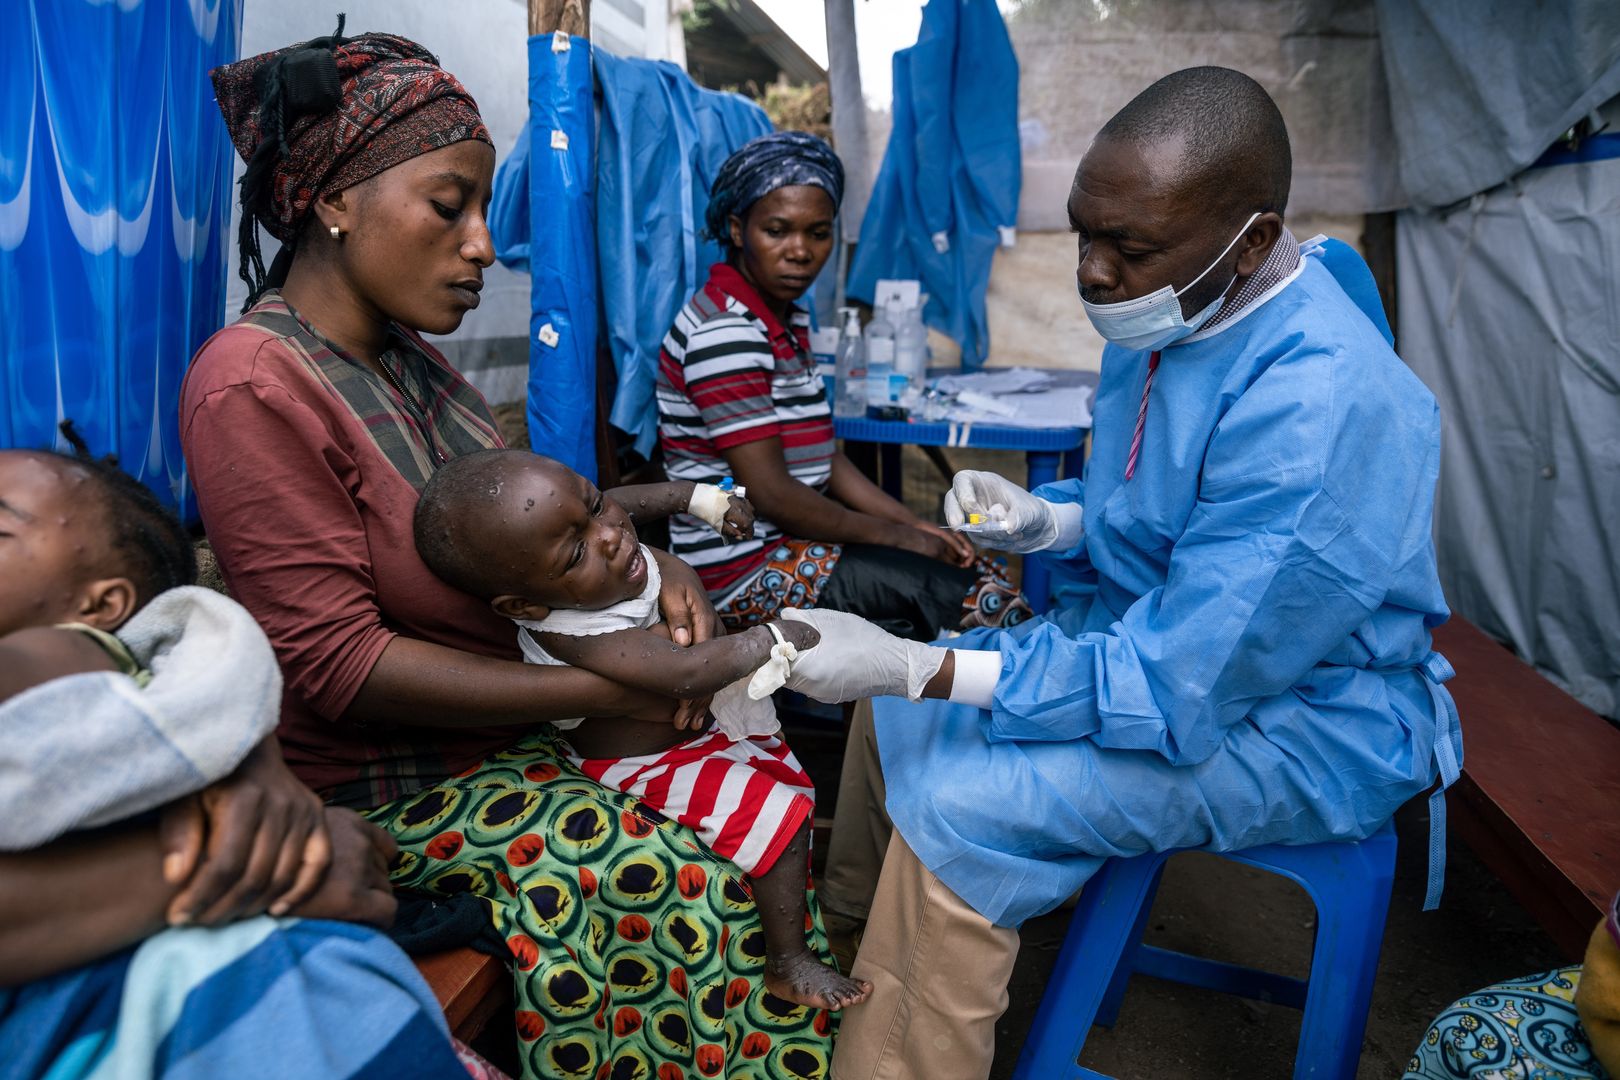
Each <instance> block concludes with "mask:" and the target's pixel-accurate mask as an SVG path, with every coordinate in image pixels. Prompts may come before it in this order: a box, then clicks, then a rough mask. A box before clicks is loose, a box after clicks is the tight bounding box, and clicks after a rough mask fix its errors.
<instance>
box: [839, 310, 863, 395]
mask: <svg viewBox="0 0 1620 1080" xmlns="http://www.w3.org/2000/svg"><path fill="white" fill-rule="evenodd" d="M838 314H839V317H840V318H841V320H842V322H843V329H842V330H841V331H840V333H839V335H838V381H837V384H836V385H837V389H836V391H835V393H836V396H835V397H834V398H833V415H834V416H843V417H851V416H865V415H866V348H865V343H864V342H863V341H862V340H861V315H860V312H858V311H856V310H855V309H854V308H852V307H846V308H839V309H838Z"/></svg>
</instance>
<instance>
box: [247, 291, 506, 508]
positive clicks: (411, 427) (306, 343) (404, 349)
mask: <svg viewBox="0 0 1620 1080" xmlns="http://www.w3.org/2000/svg"><path fill="white" fill-rule="evenodd" d="M239 321H240V322H242V323H246V324H248V325H251V326H256V327H259V328H260V329H262V330H264V331H266V332H268V333H270V334H273V335H275V336H276V337H278V338H280V339H282V340H283V341H284V342H285V343H286V344H287V345H288V347H289V349H290V350H291V351H292V353H293V354H294V355H295V356H296V357H297V358H298V360H299V361H300V362H301V363H302V364H303V365H304V367H305V369H306V370H308V371H309V373H310V374H311V375H312V376H314V378H315V379H317V380H318V381H319V382H320V383H321V384H322V385H323V386H325V387H326V388H327V390H328V391H329V392H330V393H331V394H332V396H333V397H335V398H337V399H338V400H339V401H342V402H343V403H344V404H345V405H347V406H348V407H349V410H350V411H351V412H352V413H353V414H354V417H355V419H357V420H358V421H360V424H361V425H362V426H363V427H364V428H365V429H366V432H367V434H369V435H370V436H371V438H372V441H374V442H375V443H376V444H377V446H378V448H379V449H380V450H382V452H383V456H384V457H386V458H387V459H388V462H389V464H391V465H393V466H394V468H395V469H398V470H399V473H400V475H401V476H403V477H405V479H406V480H408V481H410V482H411V484H412V485H413V486H414V487H416V488H417V489H418V490H421V488H422V486H423V485H424V484H426V483H427V481H428V477H430V476H432V475H433V472H434V470H435V469H436V468H438V466H439V465H440V464H441V463H443V462H445V461H448V460H450V459H451V458H453V457H457V456H458V455H461V454H467V453H471V452H472V451H474V450H489V449H497V448H500V447H502V446H504V445H505V444H504V443H503V442H502V441H501V436H500V432H499V431H498V430H497V429H496V427H495V418H494V417H493V416H492V415H491V414H490V411H489V405H488V404H487V403H486V402H485V401H484V397H483V395H482V394H480V393H479V392H478V391H477V390H476V389H475V388H474V387H473V385H472V384H471V383H469V382H468V381H467V380H466V379H464V378H463V377H462V376H461V374H460V373H459V372H457V371H456V370H455V369H454V368H452V367H451V366H450V365H449V364H448V363H446V362H445V360H444V359H443V358H442V357H441V356H439V355H438V353H437V352H436V351H434V350H433V349H432V348H431V347H430V346H429V345H427V343H426V342H424V341H423V340H422V339H421V338H420V337H419V336H417V335H416V334H414V333H412V332H410V331H408V330H405V329H403V328H401V327H398V326H395V327H394V328H393V330H392V334H391V336H390V338H389V347H388V349H387V350H386V351H385V352H384V353H383V355H382V357H381V361H382V364H383V366H384V367H385V368H386V369H387V370H388V372H389V374H390V375H391V376H392V381H390V380H389V379H384V378H381V377H379V376H378V375H377V374H376V373H375V372H374V371H372V370H371V369H370V368H369V367H367V366H366V365H365V364H363V363H361V362H360V361H358V360H356V359H354V358H353V357H352V356H350V355H349V354H348V353H346V352H344V351H343V350H342V349H341V348H340V347H339V346H338V345H336V344H335V343H333V342H331V341H328V340H327V339H326V338H325V337H323V336H321V334H320V333H319V332H317V331H316V330H315V328H314V327H312V326H310V325H309V324H308V323H306V322H305V321H304V320H303V319H301V318H299V317H298V314H297V313H296V312H295V311H293V310H292V308H291V307H289V306H288V304H287V302H286V301H285V300H283V299H282V298H281V294H280V293H278V292H276V291H274V290H271V291H270V292H267V293H265V295H264V299H262V300H260V301H259V302H258V303H257V304H255V305H254V306H253V307H252V308H251V309H250V310H249V311H248V312H247V314H245V315H243V316H242V318H241V320H239ZM396 384H397V385H396Z"/></svg>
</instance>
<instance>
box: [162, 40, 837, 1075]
mask: <svg viewBox="0 0 1620 1080" xmlns="http://www.w3.org/2000/svg"><path fill="white" fill-rule="evenodd" d="M213 80H214V87H215V90H216V93H217V96H218V99H219V105H220V109H221V111H222V113H223V114H224V117H225V121H226V124H227V125H228V126H229V128H230V133H231V138H232V140H233V142H234V143H235V145H236V148H237V150H238V151H239V152H240V153H241V154H242V156H243V158H244V159H246V160H247V162H248V167H247V172H246V175H245V176H244V178H243V182H242V203H243V210H244V218H243V225H242V233H241V243H242V253H241V257H242V262H241V270H242V275H243V277H244V279H245V280H247V281H248V284H249V289H250V296H249V304H248V307H247V308H246V310H245V311H244V313H243V315H242V317H241V318H240V319H239V320H238V321H237V322H235V323H233V324H232V325H230V326H228V327H226V328H225V329H224V330H222V331H220V332H219V333H218V334H216V335H215V336H214V337H213V338H212V339H210V340H209V341H208V342H207V343H206V344H205V345H204V346H203V348H202V349H201V350H200V351H199V352H198V354H197V357H196V359H195V361H194V363H193V365H192V367H191V370H190V372H189V373H188V375H187V378H186V383H185V387H184V390H183V392H182V402H181V411H180V423H181V433H182V439H183V441H184V446H185V452H186V459H187V464H188V468H189V471H190V477H191V481H192V484H193V485H194V487H195V489H196V492H197V501H198V506H199V508H200V510H201V513H202V517H203V521H204V524H205V525H206V527H207V530H208V536H209V539H210V541H211V542H212V544H213V547H214V550H215V552H216V553H217V555H218V558H219V562H220V567H221V570H222V571H223V573H224V576H225V580H226V582H227V584H228V585H229V587H230V590H231V592H232V594H233V595H234V596H235V597H236V598H237V599H238V600H240V601H241V602H242V603H243V605H245V606H246V607H247V609H248V610H249V611H251V612H252V613H253V614H254V616H255V617H256V618H257V619H258V621H259V622H260V624H261V625H262V626H263V627H264V629H265V631H266V633H267V634H268V635H269V637H270V640H271V642H272V643H273V644H274V646H275V649H276V653H277V657H278V659H279V661H280V663H281V666H282V670H283V672H284V674H285V678H286V691H285V697H284V700H283V706H282V713H281V728H280V736H281V743H282V747H283V751H284V754H285V756H286V759H287V761H288V763H289V765H290V766H291V767H292V769H293V771H294V772H295V773H296V774H297V776H298V777H299V778H300V779H301V780H302V781H303V782H305V783H306V784H308V785H309V786H310V787H312V788H313V789H315V791H316V792H318V793H319V794H320V795H321V796H322V797H323V798H325V799H326V800H328V801H329V802H332V803H336V804H339V805H344V806H351V807H354V808H356V809H360V810H362V811H364V812H365V813H366V814H367V816H368V817H370V818H371V820H373V821H375V822H376V823H377V824H379V825H381V826H382V827H383V828H385V829H387V830H388V831H389V832H390V833H392V834H393V835H394V836H395V837H396V838H397V839H398V841H399V844H400V847H401V849H402V852H403V854H402V856H401V860H400V862H399V863H398V864H397V865H396V868H395V872H394V881H395V884H396V885H399V886H402V887H409V888H413V889H419V890H425V891H429V892H436V893H442V894H450V893H459V892H473V893H476V894H478V895H480V896H481V897H483V898H484V899H485V900H487V901H488V904H489V907H490V911H491V917H492V919H493V921H494V923H495V926H496V928H497V930H498V931H499V933H500V935H501V937H503V938H505V939H506V941H507V943H508V946H509V948H510V950H511V953H512V959H513V964H514V967H515V969H516V974H517V995H516V996H517V1010H518V1011H517V1031H518V1036H519V1040H520V1041H519V1054H520V1060H521V1063H522V1068H523V1074H524V1075H525V1076H534V1077H539V1076H546V1077H551V1076H595V1075H597V1073H598V1071H599V1070H600V1069H602V1068H604V1067H606V1066H608V1065H610V1064H611V1065H613V1066H614V1067H615V1069H617V1068H619V1067H621V1063H624V1064H627V1065H629V1066H630V1067H631V1069H632V1071H634V1072H635V1073H636V1075H647V1076H659V1077H664V1076H669V1075H694V1074H701V1075H704V1076H716V1075H721V1074H723V1073H729V1074H731V1075H736V1072H737V1070H738V1069H739V1068H741V1067H742V1066H743V1065H744V1063H746V1064H747V1066H748V1067H752V1068H755V1069H758V1070H760V1072H761V1074H762V1075H772V1076H778V1075H793V1076H820V1075H824V1073H825V1069H826V1063H827V1059H828V1056H829V1046H830V1038H831V1025H830V1023H829V1021H828V1019H827V1016H826V1014H824V1013H820V1012H816V1011H812V1010H809V1009H806V1008H803V1007H794V1006H788V1005H787V1004H786V1003H784V1002H781V1001H779V1000H778V999H776V998H771V997H768V996H767V995H766V994H765V991H764V989H763V982H762V981H761V979H760V978H759V973H760V968H761V962H762V958H763V939H762V935H761V931H760V925H759V920H758V917H757V912H756V910H755V907H754V902H753V899H752V898H751V895H750V894H749V892H748V891H747V890H746V889H745V888H744V886H743V884H742V879H741V875H740V874H739V873H737V872H736V871H735V870H734V869H733V868H732V867H731V866H730V865H729V864H727V863H725V862H723V861H721V860H718V859H716V858H715V857H714V856H713V855H711V854H710V853H709V852H708V851H707V850H706V849H704V848H703V847H702V846H701V845H700V844H699V843H698V842H697V840H696V839H695V836H694V834H693V833H692V832H691V831H690V830H687V829H685V828H682V827H680V826H678V825H675V824H674V823H672V822H668V821H665V820H663V819H662V818H661V817H659V816H657V815H654V814H651V813H649V812H647V811H645V810H644V808H642V807H640V806H639V804H638V803H637V801H636V800H635V799H633V798H629V797H626V796H622V795H619V794H616V793H614V792H611V791H608V790H607V789H605V788H602V787H601V786H599V785H597V784H596V783H594V782H593V781H591V780H589V779H588V778H587V777H585V776H584V775H583V774H582V773H580V772H578V771H577V770H576V769H574V768H573V767H572V766H571V765H570V764H569V763H568V762H567V761H566V760H565V759H564V757H563V756H562V754H561V753H560V752H559V751H558V750H557V748H556V745H555V742H554V739H553V736H552V735H551V734H550V731H551V729H550V727H549V725H548V724H547V723H546V722H547V721H551V720H557V719H566V718H571V717H578V716H601V715H630V716H635V717H638V718H641V719H644V720H648V721H652V722H661V723H670V722H681V723H685V722H686V721H687V720H688V719H689V717H690V716H691V715H692V714H693V713H694V712H695V710H698V709H702V708H704V707H705V704H706V703H704V702H695V703H694V702H679V701H675V700H671V699H667V698H663V697H660V696H657V695H654V694H650V693H646V692H643V691H638V690H633V689H629V688H627V687H625V686H621V685H619V684H617V683H615V682H612V681H609V680H607V679H604V678H601V677H598V676H596V675H592V674H590V673H589V672H586V671H584V670H581V669H578V668H565V667H545V666H535V665H524V664H523V663H522V662H521V656H520V653H519V649H518V643H517V637H516V634H515V633H514V630H513V627H512V624H511V623H510V622H508V621H507V620H505V619H503V618H500V617H498V616H497V615H496V614H495V613H494V612H493V611H491V610H490V608H489V607H488V606H487V605H486V604H485V603H483V602H481V601H480V600H478V599H475V598H474V597H472V596H469V595H466V594H464V593H461V592H459V591H457V590H456V589H454V588H452V587H451V586H449V585H447V584H445V583H444V582H442V581H440V580H439V579H438V578H437V577H435V576H434V575H433V574H432V573H431V572H430V571H429V570H428V569H427V567H426V566H425V565H424V564H423V563H422V561H421V559H420V557H419V556H418V555H417V552H416V548H415V546H414V544H413V542H412V516H413V513H414V510H415V507H416V504H417V501H418V496H419V493H420V491H421V489H422V487H423V485H424V484H425V483H426V482H427V480H428V478H429V477H430V476H432V474H433V473H434V471H435V470H436V469H437V468H438V467H439V466H440V465H442V464H443V463H445V462H447V461H449V460H451V459H452V458H455V457H458V456H460V455H463V454H467V453H470V452H473V451H477V450H483V449H488V448H492V447H499V446H500V445H501V440H500V436H499V434H498V433H497V431H496V428H495V424H494V421H493V419H492V417H491V415H490V412H489V409H488V406H487V405H486V404H485V402H484V400H483V398H482V397H481V396H480V395H479V393H478V392H477V391H476V390H475V389H474V388H473V387H472V386H470V385H469V384H468V383H467V382H466V380H465V379H463V378H462V377H461V375H460V374H458V373H457V372H456V371H455V370H454V369H453V368H451V367H450V365H449V364H448V363H447V362H446V361H445V359H444V357H443V356H441V355H440V354H439V353H438V352H437V351H436V350H435V349H434V348H433V347H432V346H430V345H428V344H427V343H426V341H424V340H423V338H422V336H421V335H422V334H424V333H427V334H445V333H449V332H451V331H452V330H454V329H455V328H456V327H457V326H458V325H460V323H461V320H462V318H463V317H464V316H465V315H466V314H467V312H468V311H470V310H472V309H473V308H475V307H477V306H478V299H479V289H480V287H481V282H482V274H483V270H484V268H485V267H486V266H488V265H489V264H490V263H491V262H492V261H493V259H494V250H493V247H492V244H491V241H490V236H489V230H488V226H487V224H486V221H485V212H486V208H487V205H488V202H489V198H490V185H491V175H492V172H493V168H494V163H495V152H494V148H493V146H492V145H491V142H490V137H489V134H488V132H487V130H486V129H485V127H484V125H483V123H482V121H481V119H480V117H479V113H478V109H477V106H476V104H475V103H474V102H473V100H472V98H471V97H470V96H469V95H468V94H467V92H466V90H465V89H464V88H463V87H462V85H461V84H460V83H459V82H458V81H457V80H456V79H455V77H454V76H452V75H451V74H450V73H448V72H446V71H444V70H443V69H442V68H440V67H439V66H438V63H437V61H436V60H435V58H434V57H433V56H432V55H431V54H429V53H428V52H427V51H426V50H424V49H423V48H421V47H420V46H419V45H416V44H415V43H414V42H411V41H408V40H406V39H404V38H399V37H395V36H393V35H388V34H363V35H360V36H357V37H354V38H344V37H342V36H341V35H334V36H333V37H330V38H324V39H318V40H316V41H312V42H309V43H306V44H304V45H302V46H295V47H292V48H288V49H283V50H280V51H278V52H274V53H268V54H265V55H261V56H257V57H252V58H250V59H247V60H243V61H241V62H239V63H236V64H232V65H229V66H227V67H224V68H220V69H218V70H216V71H215V72H214V73H213ZM259 225H263V226H264V227H265V229H266V230H267V231H268V232H269V233H270V234H271V235H272V236H274V237H275V238H276V239H277V240H279V241H280V242H281V244H282V249H281V252H280V254H279V255H278V256H277V257H276V259H275V261H274V263H273V264H272V265H271V267H270V269H269V271H268V273H267V272H266V271H265V269H264V264H263V262H262V259H261V257H260V254H259V250H258V243H257V235H256V234H257V227H258V226H259ZM659 569H660V571H661V573H662V578H663V582H664V585H663V587H662V591H661V594H660V606H661V608H662V610H663V613H664V616H665V618H666V620H667V622H668V623H669V624H670V626H671V628H672V631H673V634H674V636H675V639H676V640H677V641H681V642H683V643H684V642H695V641H701V640H703V639H705V638H707V637H709V636H711V635H712V634H714V633H716V632H717V629H718V622H717V620H716V617H715V614H714V610H713V608H712V607H711V606H710V604H709V601H708V600H707V598H706V597H705V594H704V589H703V586H702V584H701V583H700V582H699V580H698V578H697V576H696V575H695V574H694V573H693V572H692V571H691V570H689V569H688V568H687V567H686V566H685V565H684V564H683V563H681V562H680V561H679V560H678V559H673V558H669V557H667V556H660V557H659ZM815 910H816V909H815V906H814V903H813V897H812V903H811V907H810V911H811V912H812V914H813V913H814V912H815ZM810 932H811V934H812V937H813V939H814V941H813V944H814V946H815V947H816V948H818V949H820V948H822V944H821V940H820V931H819V927H818V926H813V927H812V928H811V931H810ZM671 1070H673V1071H671Z"/></svg>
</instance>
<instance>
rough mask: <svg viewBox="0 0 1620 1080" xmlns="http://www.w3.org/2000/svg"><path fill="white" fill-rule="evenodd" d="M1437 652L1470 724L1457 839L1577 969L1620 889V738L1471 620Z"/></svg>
mask: <svg viewBox="0 0 1620 1080" xmlns="http://www.w3.org/2000/svg"><path fill="white" fill-rule="evenodd" d="M1434 647H1435V648H1436V649H1438V650H1439V651H1440V652H1441V653H1443V654H1445V657H1446V659H1447V660H1449V661H1451V665H1452V667H1454V668H1456V669H1457V677H1456V679H1454V680H1452V682H1450V683H1449V684H1447V688H1448V689H1449V690H1450V691H1451V694H1452V697H1454V698H1455V699H1456V702H1457V711H1458V713H1459V715H1460V716H1461V718H1462V729H1463V769H1462V778H1461V779H1459V780H1458V781H1457V784H1456V785H1455V786H1454V787H1453V788H1452V789H1451V792H1450V794H1449V797H1448V800H1447V805H1448V807H1449V813H1450V823H1451V829H1452V831H1453V832H1454V834H1455V835H1457V836H1460V837H1461V838H1462V839H1463V841H1464V842H1465V843H1466V844H1467V845H1468V846H1469V847H1470V848H1472V849H1473V851H1474V853H1475V854H1476V855H1478V856H1479V858H1480V860H1481V861H1482V862H1484V863H1485V865H1486V866H1487V867H1488V868H1489V869H1490V871H1491V872H1492V873H1493V874H1495V875H1496V876H1497V877H1498V878H1500V879H1501V880H1502V883H1503V884H1504V885H1506V886H1507V889H1508V891H1509V892H1510V893H1512V894H1513V896H1514V898H1515V899H1517V900H1518V901H1519V903H1521V904H1523V905H1524V907H1525V910H1527V911H1528V912H1530V914H1531V915H1532V916H1534V918H1535V919H1536V921H1537V922H1539V923H1541V925H1542V927H1543V928H1545V929H1546V931H1547V933H1548V935H1549V936H1550V937H1551V938H1552V939H1553V941H1554V943H1556V944H1557V946H1558V948H1559V949H1560V950H1561V951H1562V952H1563V953H1564V954H1565V955H1566V956H1568V957H1569V958H1570V959H1572V960H1577V961H1578V960H1579V959H1580V958H1581V956H1582V955H1583V954H1584V953H1585V952H1586V942H1587V939H1588V938H1589V937H1590V936H1591V933H1592V928H1593V927H1594V926H1596V925H1597V923H1598V920H1599V918H1601V917H1602V913H1603V911H1604V910H1605V909H1606V908H1607V907H1608V903H1609V901H1610V900H1611V899H1612V898H1613V897H1614V894H1615V890H1616V889H1620V728H1616V727H1615V726H1614V725H1612V724H1610V723H1609V722H1608V721H1607V720H1604V719H1603V718H1602V717H1601V716H1598V715H1597V714H1596V713H1594V712H1592V711H1591V710H1590V709H1588V708H1586V707H1585V706H1583V705H1582V704H1581V703H1580V702H1578V701H1576V700H1575V699H1574V698H1572V697H1570V696H1569V695H1568V694H1566V693H1564V692H1563V691H1562V690H1560V689H1559V688H1558V687H1556V686H1554V685H1553V684H1552V683H1550V682H1548V681H1547V680H1546V679H1545V678H1543V677H1542V676H1541V675H1539V674H1537V673H1536V671H1535V669H1534V668H1532V667H1530V665H1528V664H1526V663H1525V662H1524V661H1522V660H1520V659H1519V658H1518V657H1516V656H1514V655H1513V653H1512V652H1510V651H1509V650H1508V649H1507V648H1505V647H1504V646H1502V645H1499V644H1498V643H1497V642H1495V641H1493V640H1492V639H1491V638H1489V637H1487V636H1486V635H1485V634H1484V633H1482V632H1481V631H1480V630H1479V629H1478V628H1477V627H1475V626H1474V625H1472V624H1471V623H1469V622H1467V621H1465V620H1463V619H1459V618H1455V617H1453V618H1452V620H1451V621H1450V622H1448V623H1447V624H1446V625H1445V626H1442V627H1440V628H1439V629H1438V630H1436V631H1435V632H1434Z"/></svg>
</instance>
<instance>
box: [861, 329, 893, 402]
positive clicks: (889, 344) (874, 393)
mask: <svg viewBox="0 0 1620 1080" xmlns="http://www.w3.org/2000/svg"><path fill="white" fill-rule="evenodd" d="M893 374H894V323H893V322H891V321H890V320H889V317H888V313H887V312H886V311H883V310H879V311H878V312H876V313H875V314H874V315H873V316H872V321H871V322H869V323H867V324H866V403H867V404H868V405H870V406H871V407H872V408H874V409H881V408H884V407H886V406H888V405H891V404H893V402H894V398H893V396H891V394H890V387H889V382H890V378H889V377H890V376H891V375H893Z"/></svg>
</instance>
